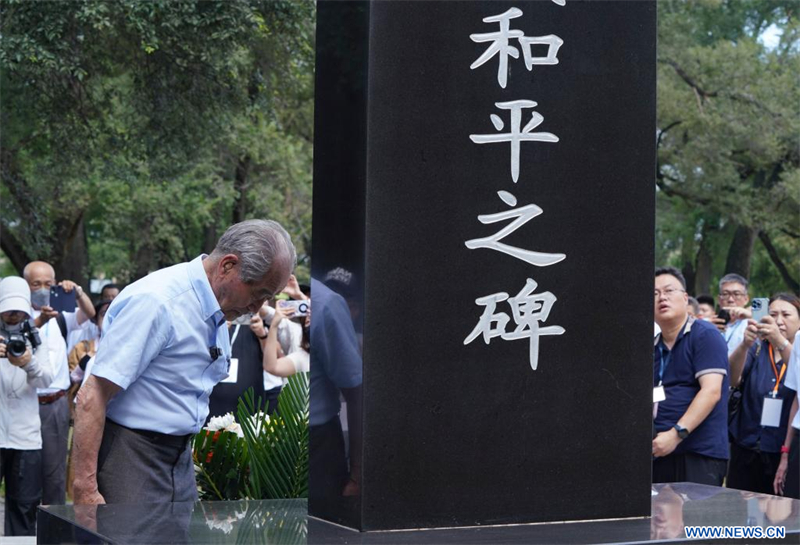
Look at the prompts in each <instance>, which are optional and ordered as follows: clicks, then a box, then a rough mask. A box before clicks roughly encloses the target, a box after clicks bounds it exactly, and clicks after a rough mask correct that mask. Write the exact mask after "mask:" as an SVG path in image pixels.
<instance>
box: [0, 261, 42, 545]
mask: <svg viewBox="0 0 800 545" xmlns="http://www.w3.org/2000/svg"><path fill="white" fill-rule="evenodd" d="M31 314H32V310H31V304H30V290H29V289H28V284H27V283H26V282H25V280H23V279H22V278H19V277H18V276H9V277H7V278H4V279H3V280H2V281H0V479H2V480H3V481H5V488H6V500H5V521H4V524H5V535H7V536H32V535H35V531H36V507H37V505H38V504H39V502H40V501H41V498H42V473H41V465H42V450H41V449H42V434H41V431H40V428H41V423H40V420H39V408H38V396H37V395H36V388H37V386H39V387H43V386H47V385H48V384H50V382H51V381H52V380H53V369H52V367H51V365H50V361H49V359H48V357H47V351H46V349H42V348H41V347H40V346H39V345H38V343H39V342H40V341H39V338H38V332H37V331H36V329H35V328H34V327H33V326H32V325H31V323H30V321H29V319H30V316H31Z"/></svg>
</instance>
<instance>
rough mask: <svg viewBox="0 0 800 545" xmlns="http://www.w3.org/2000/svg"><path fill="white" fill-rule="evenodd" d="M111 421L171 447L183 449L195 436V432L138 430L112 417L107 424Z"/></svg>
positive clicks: (113, 424) (150, 440)
mask: <svg viewBox="0 0 800 545" xmlns="http://www.w3.org/2000/svg"><path fill="white" fill-rule="evenodd" d="M109 423H110V424H111V426H118V427H120V428H123V429H125V430H128V431H130V432H133V433H135V434H136V435H141V436H142V437H144V438H145V439H147V440H148V441H149V442H151V443H154V444H161V445H167V446H169V447H173V448H178V449H181V450H183V449H185V448H186V445H187V444H188V443H189V441H190V440H191V439H192V438H193V437H194V434H193V433H190V434H187V435H169V434H167V433H160V432H157V431H152V430H137V429H133V428H129V427H127V426H123V425H122V424H117V423H116V422H114V421H113V420H111V419H110V418H106V424H109Z"/></svg>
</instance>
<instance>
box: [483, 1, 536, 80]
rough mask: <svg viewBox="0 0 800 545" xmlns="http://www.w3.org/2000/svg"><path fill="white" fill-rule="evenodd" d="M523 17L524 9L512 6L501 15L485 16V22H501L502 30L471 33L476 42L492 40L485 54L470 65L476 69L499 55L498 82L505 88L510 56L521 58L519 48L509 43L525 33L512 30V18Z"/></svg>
mask: <svg viewBox="0 0 800 545" xmlns="http://www.w3.org/2000/svg"><path fill="white" fill-rule="evenodd" d="M517 17H522V10H520V9H519V8H511V9H509V10H508V11H506V12H504V13H501V14H500V15H492V16H491V17H485V18H484V19H483V22H484V23H500V30H499V31H497V32H485V33H482V34H470V35H469V37H470V39H471V40H472V41H473V42H475V43H483V42H492V45H490V46H489V49H487V50H486V51H484V52H483V55H481V56H480V57H478V59H477V60H476V61H475V62H473V63H472V64H471V65H470V68H471V69H472V70H475V69H476V68H478V67H479V66H481V65H482V64H484V63H485V62H486V61H488V60H489V59H491V58H492V57H494V56H495V55H499V59H500V68H498V69H497V82H498V83H499V84H500V87H502V88H503V89H505V88H506V80H507V78H508V56H509V55H511V56H512V57H514V58H515V59H518V58H519V50H517V48H516V47H514V46H513V45H508V40H509V38H521V37H522V36H524V35H525V34H524V33H523V32H522V31H521V30H510V28H509V27H510V26H511V19H516V18H517Z"/></svg>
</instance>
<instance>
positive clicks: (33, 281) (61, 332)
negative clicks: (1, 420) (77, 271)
mask: <svg viewBox="0 0 800 545" xmlns="http://www.w3.org/2000/svg"><path fill="white" fill-rule="evenodd" d="M22 276H23V277H24V278H25V281H26V282H27V283H28V287H29V288H30V291H31V304H32V306H33V316H32V317H33V318H34V323H35V325H36V327H38V328H39V329H40V331H41V336H42V341H43V343H44V344H45V345H46V346H47V353H48V354H49V357H50V364H51V365H52V367H53V371H54V373H55V377H54V378H53V382H51V383H50V384H47V385H45V386H43V387H42V388H39V390H38V394H39V418H40V419H41V421H42V502H43V503H45V504H46V505H63V504H64V502H65V500H66V492H67V441H68V438H69V420H70V415H69V403H68V401H67V391H68V389H69V386H70V380H69V367H68V365H67V354H68V352H67V344H66V339H67V338H68V336H69V333H70V332H71V331H74V330H76V329H79V328H80V327H81V324H83V322H85V321H86V320H88V319H89V318H91V317H92V316H94V306H93V305H92V302H91V300H90V299H89V297H88V296H87V295H86V294H85V293H84V292H83V289H81V287H80V286H78V285H77V284H75V283H74V282H72V281H70V280H63V281H61V282H59V283H58V285H59V286H61V287H62V288H64V291H65V292H67V293H70V292H73V291H74V292H75V299H76V301H77V303H78V309H77V310H76V311H75V312H57V311H55V310H53V308H52V307H51V306H50V289H51V288H53V287H54V286H56V273H55V270H54V269H53V267H52V266H51V265H50V264H49V263H45V262H44V261H32V262H31V263H28V264H27V265H26V266H25V269H24V270H23V271H22Z"/></svg>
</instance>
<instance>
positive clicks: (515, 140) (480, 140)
mask: <svg viewBox="0 0 800 545" xmlns="http://www.w3.org/2000/svg"><path fill="white" fill-rule="evenodd" d="M494 105H495V106H496V107H497V108H499V109H501V110H510V111H511V127H510V129H509V132H505V133H503V132H501V133H499V134H470V135H469V138H470V140H472V141H473V142H475V143H476V144H495V143H497V142H511V179H512V180H513V181H514V183H517V180H519V150H520V143H521V142H551V143H555V142H558V136H556V135H555V134H553V133H549V132H533V129H535V128H536V127H538V126H539V125H541V124H542V121H544V117H543V116H542V115H541V114H539V112H531V119H530V120H529V121H528V123H526V124H525V127H523V128H522V129H520V126H521V125H522V109H523V108H535V107H536V105H537V103H536V102H534V101H532V100H512V101H509V102H495V104H494ZM489 119H491V121H492V124H493V125H494V128H495V129H497V130H498V131H502V130H503V129H504V128H505V124H504V123H503V120H502V119H500V116H498V115H495V114H491V115H490V116H489Z"/></svg>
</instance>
